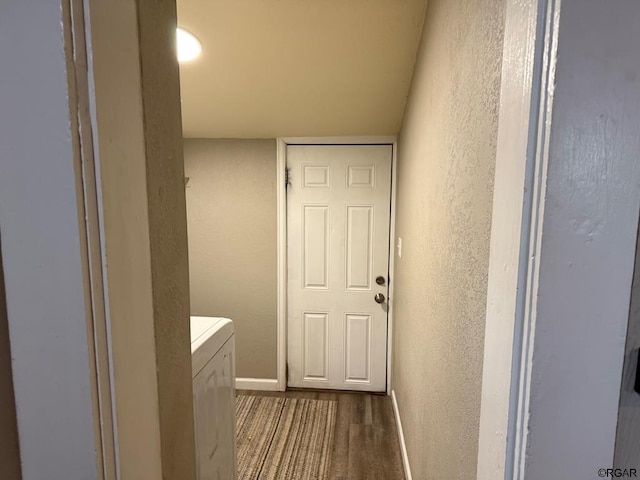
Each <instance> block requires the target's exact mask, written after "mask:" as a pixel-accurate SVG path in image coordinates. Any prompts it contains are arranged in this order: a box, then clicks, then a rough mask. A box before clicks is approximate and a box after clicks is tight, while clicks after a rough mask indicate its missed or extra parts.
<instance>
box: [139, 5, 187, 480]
mask: <svg viewBox="0 0 640 480" xmlns="http://www.w3.org/2000/svg"><path fill="white" fill-rule="evenodd" d="M176 23H177V20H176V3H175V1H173V0H172V1H165V2H145V1H141V0H139V1H138V28H139V39H140V50H141V52H142V54H141V55H140V74H141V78H142V104H143V112H144V139H145V153H146V167H147V168H146V173H147V202H148V209H149V210H148V212H149V241H150V247H151V284H152V290H153V317H154V328H155V342H156V362H157V365H156V369H157V374H158V403H159V407H160V442H161V447H162V478H163V479H164V480H171V479H175V480H188V479H194V478H195V476H196V468H195V465H196V462H195V443H194V427H193V420H192V419H193V393H192V391H193V390H192V389H193V387H192V372H191V339H190V334H189V260H188V243H187V211H186V200H185V194H184V161H183V156H182V121H181V116H180V112H181V106H180V73H179V70H178V62H177V60H176V56H175V52H176V47H175V38H176V36H175V29H176V26H177V25H176Z"/></svg>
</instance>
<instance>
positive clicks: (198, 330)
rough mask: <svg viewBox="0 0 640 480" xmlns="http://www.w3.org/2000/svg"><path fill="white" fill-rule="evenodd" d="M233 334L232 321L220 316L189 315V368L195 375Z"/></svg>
mask: <svg viewBox="0 0 640 480" xmlns="http://www.w3.org/2000/svg"><path fill="white" fill-rule="evenodd" d="M232 335H233V322H232V321H231V320H229V319H228V318H222V317H191V370H192V373H193V376H195V375H196V374H197V373H198V372H199V371H200V370H202V368H203V367H204V366H205V365H206V364H207V362H209V360H211V359H212V358H213V356H214V355H215V354H216V353H217V352H218V350H220V348H222V346H223V345H224V344H225V343H226V342H227V340H229V338H231V336H232Z"/></svg>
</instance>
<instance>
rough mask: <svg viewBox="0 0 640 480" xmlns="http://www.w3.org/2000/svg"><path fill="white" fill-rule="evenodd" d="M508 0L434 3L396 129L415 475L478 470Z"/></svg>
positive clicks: (398, 376) (399, 301)
mask: <svg viewBox="0 0 640 480" xmlns="http://www.w3.org/2000/svg"><path fill="white" fill-rule="evenodd" d="M503 9H504V7H503V3H502V2H501V1H493V0H430V1H429V3H428V6H427V14H426V19H425V26H424V33H423V38H422V41H421V46H420V49H419V53H418V57H417V61H416V68H415V71H414V78H413V83H412V87H411V92H410V96H409V99H408V103H407V110H406V112H405V118H404V123H403V127H402V130H401V134H400V138H399V148H398V152H399V160H398V164H399V167H398V218H397V222H398V223H397V236H399V237H401V238H402V242H403V248H402V258H398V257H397V256H396V288H395V292H396V299H395V308H396V310H395V312H396V317H395V328H394V348H393V352H394V366H393V389H394V391H395V393H396V397H397V401H398V406H399V410H400V416H401V420H402V424H403V427H404V435H405V440H406V443H407V450H408V455H409V461H410V465H411V470H412V474H413V478H420V479H422V478H434V479H439V478H449V479H469V478H475V474H476V462H477V449H478V429H479V417H480V394H481V380H482V358H483V339H484V326H485V307H486V292H487V270H488V264H489V237H490V222H491V209H492V190H493V174H494V164H495V152H496V133H497V123H498V122H497V120H498V101H499V83H500V69H501V58H502V37H503V15H504V14H503ZM396 255H397V251H396Z"/></svg>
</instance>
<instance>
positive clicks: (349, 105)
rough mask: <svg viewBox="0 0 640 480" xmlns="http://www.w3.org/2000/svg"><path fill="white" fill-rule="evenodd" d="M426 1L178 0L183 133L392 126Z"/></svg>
mask: <svg viewBox="0 0 640 480" xmlns="http://www.w3.org/2000/svg"><path fill="white" fill-rule="evenodd" d="M425 8H426V1H425V0H178V25H179V26H181V27H183V28H185V29H186V30H188V31H190V32H191V33H193V34H194V35H195V36H196V37H198V38H199V39H200V41H201V42H202V48H203V52H202V55H201V56H200V57H199V58H198V59H196V60H193V61H192V62H190V63H184V64H182V65H181V67H180V75H181V84H182V109H183V113H182V115H183V126H184V135H185V137H209V138H216V137H217V138H270V137H277V136H333V135H386V134H395V133H397V132H398V130H399V129H400V123H401V121H402V115H403V111H404V105H405V100H406V97H407V94H408V89H409V85H410V82H411V75H412V72H413V65H414V61H415V57H416V50H417V47H418V43H419V41H420V35H421V32H422V23H423V19H424V11H425Z"/></svg>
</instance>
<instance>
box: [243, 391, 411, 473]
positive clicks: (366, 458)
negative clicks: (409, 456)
mask: <svg viewBox="0 0 640 480" xmlns="http://www.w3.org/2000/svg"><path fill="white" fill-rule="evenodd" d="M238 395H259V396H260V395H261V396H270V397H291V398H314V399H319V400H336V401H337V402H338V411H337V416H336V430H335V436H334V445H333V452H332V456H331V470H330V475H329V479H330V480H359V479H363V480H364V479H367V480H402V479H404V472H403V470H402V458H401V457H400V444H399V443H398V435H397V430H396V424H395V419H394V418H393V407H392V405H391V397H389V396H387V395H373V394H367V393H351V392H337V391H336V392H333V391H331V392H329V391H313V390H290V391H287V392H263V391H255V390H238Z"/></svg>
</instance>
